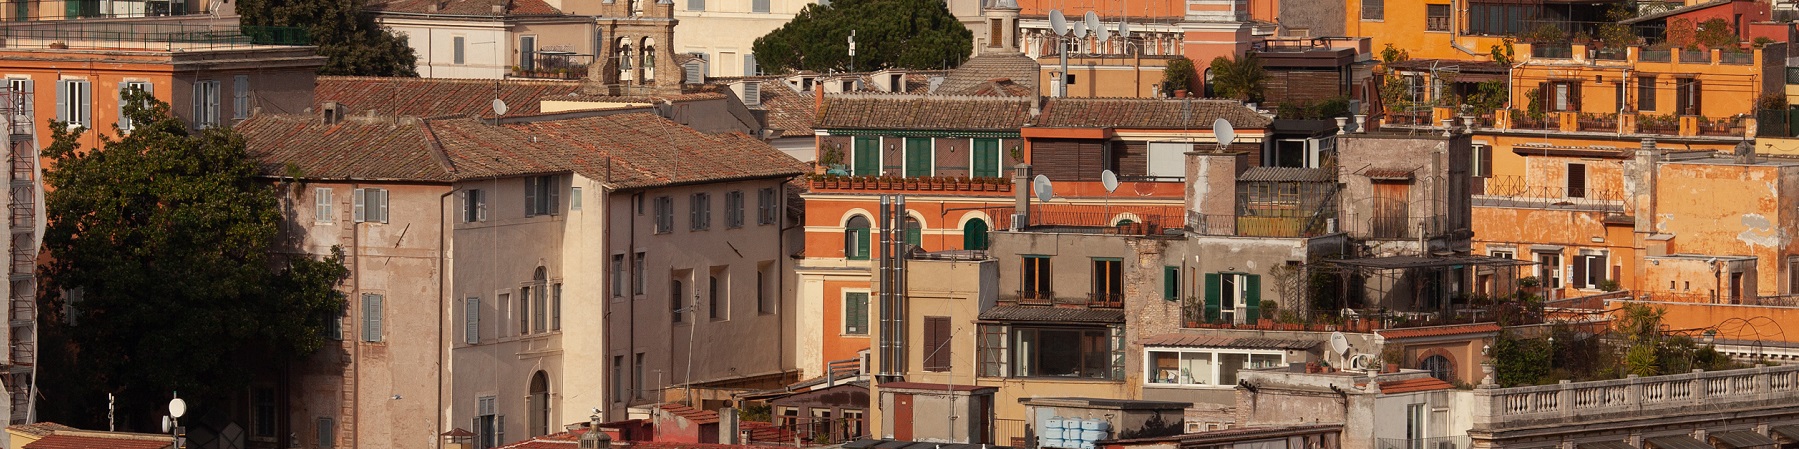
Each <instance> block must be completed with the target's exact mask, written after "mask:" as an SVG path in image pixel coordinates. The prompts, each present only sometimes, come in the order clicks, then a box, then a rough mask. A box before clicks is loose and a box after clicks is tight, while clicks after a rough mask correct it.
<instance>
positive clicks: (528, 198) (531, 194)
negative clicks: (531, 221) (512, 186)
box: [525, 176, 537, 217]
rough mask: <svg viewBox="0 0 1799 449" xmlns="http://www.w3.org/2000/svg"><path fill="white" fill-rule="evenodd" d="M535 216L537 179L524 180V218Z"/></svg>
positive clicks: (532, 177)
mask: <svg viewBox="0 0 1799 449" xmlns="http://www.w3.org/2000/svg"><path fill="white" fill-rule="evenodd" d="M532 215H537V177H536V176H531V177H526V178H525V216H527V217H529V216H532Z"/></svg>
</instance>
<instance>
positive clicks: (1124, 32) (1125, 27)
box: [1118, 21, 1131, 39]
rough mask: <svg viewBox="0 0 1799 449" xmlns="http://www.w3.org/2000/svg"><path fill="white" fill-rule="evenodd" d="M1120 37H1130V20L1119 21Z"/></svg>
mask: <svg viewBox="0 0 1799 449" xmlns="http://www.w3.org/2000/svg"><path fill="white" fill-rule="evenodd" d="M1118 37H1122V38H1126V39H1129V38H1130V37H1131V23H1130V22H1125V21H1119V22H1118Z"/></svg>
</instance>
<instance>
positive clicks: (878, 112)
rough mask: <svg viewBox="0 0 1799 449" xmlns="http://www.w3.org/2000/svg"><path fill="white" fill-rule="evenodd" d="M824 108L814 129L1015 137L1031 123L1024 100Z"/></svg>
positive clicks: (829, 99)
mask: <svg viewBox="0 0 1799 449" xmlns="http://www.w3.org/2000/svg"><path fill="white" fill-rule="evenodd" d="M824 103H825V104H824V110H823V111H820V112H819V114H818V120H817V122H816V123H814V124H813V127H815V128H825V129H932V130H966V131H1017V130H1018V129H1019V128H1022V127H1024V125H1025V124H1026V123H1028V122H1030V119H1031V102H1030V99H1028V98H993V97H972V96H938V95H911V94H846V95H826V96H825V102H824Z"/></svg>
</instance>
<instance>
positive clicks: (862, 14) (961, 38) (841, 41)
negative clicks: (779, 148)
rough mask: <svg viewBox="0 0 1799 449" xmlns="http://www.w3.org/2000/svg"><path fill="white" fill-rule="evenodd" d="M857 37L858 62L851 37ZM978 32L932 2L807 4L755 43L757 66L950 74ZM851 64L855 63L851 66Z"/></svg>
mask: <svg viewBox="0 0 1799 449" xmlns="http://www.w3.org/2000/svg"><path fill="white" fill-rule="evenodd" d="M851 30H854V31H855V32H856V59H855V61H851V60H850V59H849V40H848V38H849V33H850V31H851ZM973 46H974V33H972V32H969V31H968V27H966V26H963V25H962V23H961V22H959V21H957V20H956V16H954V15H952V14H950V12H949V7H948V6H946V5H945V3H943V2H933V1H929V0H842V1H834V2H831V3H830V4H828V5H818V4H812V5H806V7H805V9H802V10H800V13H799V15H797V16H795V17H794V18H793V20H792V21H790V22H787V24H786V25H782V26H781V27H780V28H777V29H775V30H774V31H771V32H769V33H768V34H767V35H764V36H762V37H759V38H756V42H755V43H754V44H753V45H752V47H751V48H752V49H753V50H754V51H755V53H756V64H758V65H759V66H761V67H762V68H763V69H764V70H765V71H768V72H770V73H782V72H788V71H797V70H813V71H819V72H825V71H847V70H850V69H851V67H852V66H853V67H854V68H855V70H861V71H868V70H880V69H885V68H890V67H899V68H908V69H947V68H953V67H955V66H957V65H961V63H962V61H963V60H964V59H967V57H968V54H969V53H970V52H971V51H973V48H974V47H973ZM852 63H853V64H852Z"/></svg>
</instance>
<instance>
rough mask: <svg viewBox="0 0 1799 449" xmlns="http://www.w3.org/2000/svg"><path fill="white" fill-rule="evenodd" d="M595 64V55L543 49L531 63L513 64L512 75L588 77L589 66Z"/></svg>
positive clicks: (520, 76) (564, 78)
mask: <svg viewBox="0 0 1799 449" xmlns="http://www.w3.org/2000/svg"><path fill="white" fill-rule="evenodd" d="M592 64H593V55H581V54H575V53H574V52H568V51H557V50H543V51H539V52H537V56H536V57H534V58H532V60H531V64H529V65H516V66H512V71H511V73H510V76H511V77H513V78H532V79H555V80H578V79H583V78H586V77H587V67H588V66H589V65H592Z"/></svg>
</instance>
